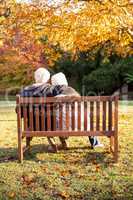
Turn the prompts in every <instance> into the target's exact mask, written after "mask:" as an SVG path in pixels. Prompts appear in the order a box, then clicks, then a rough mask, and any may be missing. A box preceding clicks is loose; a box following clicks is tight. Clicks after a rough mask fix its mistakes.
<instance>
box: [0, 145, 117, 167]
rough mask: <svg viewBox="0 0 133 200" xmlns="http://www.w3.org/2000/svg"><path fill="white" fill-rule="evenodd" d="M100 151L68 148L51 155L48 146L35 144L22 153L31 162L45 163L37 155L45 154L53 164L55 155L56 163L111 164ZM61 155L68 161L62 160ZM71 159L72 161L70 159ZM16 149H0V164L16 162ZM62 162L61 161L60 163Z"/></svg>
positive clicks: (106, 155) (109, 159) (111, 160)
mask: <svg viewBox="0 0 133 200" xmlns="http://www.w3.org/2000/svg"><path fill="white" fill-rule="evenodd" d="M99 150H100V149H96V150H93V149H91V148H90V147H88V146H84V147H79V146H78V147H69V148H68V150H59V151H58V152H57V153H51V152H49V151H48V145H45V144H36V145H33V146H31V150H30V151H27V152H25V153H24V160H33V161H34V162H39V161H41V163H45V162H47V160H39V158H38V157H37V154H38V153H39V154H43V153H47V154H49V155H50V159H49V160H48V162H53V159H52V157H51V156H53V157H54V156H55V155H56V158H57V159H56V161H55V160H54V162H57V163H60V162H62V163H63V162H64V163H66V162H69V163H70V164H71V163H73V164H80V165H87V164H88V163H92V162H97V163H101V164H103V165H105V166H106V165H107V164H108V163H113V162H114V161H113V159H112V158H111V157H112V155H111V157H110V156H108V154H109V152H107V151H106V150H105V149H102V152H99ZM62 155H63V156H64V157H67V158H68V159H65V160H64V159H63V160H62ZM72 157H73V159H71V158H72ZM17 160H18V157H17V148H0V163H4V162H11V161H17ZM61 160H62V161H61Z"/></svg>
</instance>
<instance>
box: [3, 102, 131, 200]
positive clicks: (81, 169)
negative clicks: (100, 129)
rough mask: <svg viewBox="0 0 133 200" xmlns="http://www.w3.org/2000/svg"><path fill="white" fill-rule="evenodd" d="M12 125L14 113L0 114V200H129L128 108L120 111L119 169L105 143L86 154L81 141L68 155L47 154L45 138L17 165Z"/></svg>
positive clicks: (71, 141) (72, 144)
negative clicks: (103, 146) (102, 146)
mask: <svg viewBox="0 0 133 200" xmlns="http://www.w3.org/2000/svg"><path fill="white" fill-rule="evenodd" d="M12 120H14V121H12ZM15 120H16V115H15V112H14V109H13V108H0V130H1V132H0V200H3V199H4V200H5V199H20V200H21V199H22V200H23V199H27V200H30V199H37V200H41V199H44V200H49V199H51V200H52V199H59V200H60V199H68V200H71V199H72V200H73V199H76V200H77V199H78V200H81V199H83V200H97V199H98V200H104V199H108V200H110V199H112V200H113V199H118V200H127V199H128V200H132V199H133V153H132V152H133V106H131V105H130V106H127V105H126V104H124V105H122V104H121V105H120V106H119V147H120V149H119V150H120V153H119V162H118V164H114V163H113V159H112V155H111V154H109V148H108V147H109V141H108V139H107V138H101V141H102V142H103V143H104V145H105V148H103V149H101V148H99V149H95V150H91V149H90V148H89V143H88V139H87V138H86V137H84V138H81V137H78V138H75V137H74V138H70V139H69V140H68V142H69V145H70V149H69V150H68V151H60V152H59V153H57V154H52V153H47V145H48V143H47V140H46V138H34V139H33V141H32V150H31V154H30V155H25V159H24V162H23V164H19V163H18V161H17V157H16V156H17V130H16V121H15ZM78 147H79V148H78ZM84 147H86V148H84ZM87 147H88V148H87Z"/></svg>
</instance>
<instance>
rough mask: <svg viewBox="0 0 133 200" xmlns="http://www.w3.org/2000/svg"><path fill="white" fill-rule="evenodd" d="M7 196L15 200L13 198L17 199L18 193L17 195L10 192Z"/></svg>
mask: <svg viewBox="0 0 133 200" xmlns="http://www.w3.org/2000/svg"><path fill="white" fill-rule="evenodd" d="M7 195H8V197H9V198H12V199H13V198H15V196H16V193H15V192H13V191H10V192H8V194H7Z"/></svg>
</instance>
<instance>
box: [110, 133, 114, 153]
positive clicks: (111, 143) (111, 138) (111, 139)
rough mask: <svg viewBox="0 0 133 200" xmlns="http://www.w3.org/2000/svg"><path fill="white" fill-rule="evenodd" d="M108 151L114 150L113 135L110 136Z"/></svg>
mask: <svg viewBox="0 0 133 200" xmlns="http://www.w3.org/2000/svg"><path fill="white" fill-rule="evenodd" d="M109 139H110V152H112V153H113V152H114V149H113V147H114V137H113V136H110V138H109Z"/></svg>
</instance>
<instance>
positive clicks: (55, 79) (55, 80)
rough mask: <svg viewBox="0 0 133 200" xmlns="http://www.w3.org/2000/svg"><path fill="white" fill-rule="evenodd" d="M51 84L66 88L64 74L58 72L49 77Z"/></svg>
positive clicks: (66, 83)
mask: <svg viewBox="0 0 133 200" xmlns="http://www.w3.org/2000/svg"><path fill="white" fill-rule="evenodd" d="M51 84H52V85H66V86H68V82H67V79H66V76H65V74H63V73H62V72H59V73H57V74H55V75H53V76H52V77H51Z"/></svg>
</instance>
